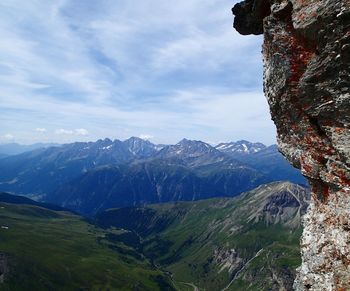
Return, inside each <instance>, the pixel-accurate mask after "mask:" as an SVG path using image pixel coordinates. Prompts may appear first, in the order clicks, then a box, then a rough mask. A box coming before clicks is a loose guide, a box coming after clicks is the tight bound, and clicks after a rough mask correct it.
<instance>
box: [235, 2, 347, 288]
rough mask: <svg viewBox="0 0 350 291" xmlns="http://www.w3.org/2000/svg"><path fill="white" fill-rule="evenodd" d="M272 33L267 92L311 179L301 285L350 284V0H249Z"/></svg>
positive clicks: (243, 9) (261, 26)
mask: <svg viewBox="0 0 350 291" xmlns="http://www.w3.org/2000/svg"><path fill="white" fill-rule="evenodd" d="M232 11H233V13H234V14H235V16H236V17H235V21H234V27H235V29H236V30H237V31H238V32H240V33H241V34H261V33H263V34H264V44H263V58H264V92H265V95H266V97H267V100H268V103H269V105H270V112H271V116H272V119H273V121H274V122H275V124H276V127H277V134H278V144H279V148H280V151H281V152H282V153H283V154H284V155H285V157H286V158H287V159H288V160H289V161H290V162H291V163H292V164H293V165H294V166H295V167H297V168H300V169H301V171H302V173H303V174H304V175H305V176H306V177H307V178H308V180H309V181H310V185H311V188H312V201H311V205H310V207H309V209H308V212H307V214H306V216H305V218H304V233H303V236H302V239H301V249H302V260H303V261H302V265H301V267H300V268H299V269H298V276H297V279H296V281H295V283H294V288H295V289H297V290H350V89H349V88H350V69H349V68H350V0H290V1H284V0H270V1H268V0H246V1H244V2H241V3H239V4H236V5H235V7H234V8H233V9H232Z"/></svg>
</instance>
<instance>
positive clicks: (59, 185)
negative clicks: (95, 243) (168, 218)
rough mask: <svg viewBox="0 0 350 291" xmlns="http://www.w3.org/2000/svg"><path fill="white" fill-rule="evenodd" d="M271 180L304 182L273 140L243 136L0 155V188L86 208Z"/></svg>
mask: <svg viewBox="0 0 350 291" xmlns="http://www.w3.org/2000/svg"><path fill="white" fill-rule="evenodd" d="M277 180H287V181H291V182H294V183H300V184H306V182H305V179H304V178H303V177H302V176H301V175H300V173H299V172H298V171H297V170H295V169H294V168H292V167H291V166H290V165H289V164H288V163H287V162H286V161H285V160H284V158H283V157H282V155H281V154H280V153H279V152H278V150H277V147H275V146H271V147H266V146H264V145H263V144H261V143H250V142H247V141H239V142H236V143H233V142H232V143H227V144H224V143H221V144H219V145H217V146H216V147H213V146H211V145H209V144H208V143H205V142H202V141H193V140H187V139H183V140H181V141H180V142H179V143H177V144H175V145H155V144H153V143H151V142H149V141H147V140H142V139H140V138H137V137H131V138H129V139H127V140H125V141H120V140H114V141H112V140H110V139H104V140H98V141H97V142H77V143H72V144H66V145H61V146H53V147H49V148H41V149H36V150H33V151H29V152H25V153H22V154H19V155H15V156H10V157H5V158H2V159H0V190H2V191H9V192H14V193H19V194H22V195H27V196H29V197H34V198H36V199H39V200H42V201H46V202H50V203H54V204H58V205H61V206H63V207H67V208H69V209H72V210H74V211H77V212H79V213H82V214H84V215H88V216H91V215H94V214H95V213H97V212H99V211H101V210H103V209H107V208H111V207H125V206H136V205H145V204H149V203H160V202H168V201H180V200H185V201H192V200H199V199H204V198H212V197H233V196H236V195H238V194H239V193H242V192H244V191H248V190H250V189H253V188H255V187H256V186H258V185H261V184H264V183H268V182H272V181H277Z"/></svg>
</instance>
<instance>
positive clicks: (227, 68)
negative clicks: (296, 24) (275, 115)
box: [0, 0, 275, 144]
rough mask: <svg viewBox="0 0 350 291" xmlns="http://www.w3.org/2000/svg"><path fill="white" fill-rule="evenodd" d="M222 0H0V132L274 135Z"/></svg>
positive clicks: (51, 136)
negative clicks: (169, 0)
mask: <svg viewBox="0 0 350 291" xmlns="http://www.w3.org/2000/svg"><path fill="white" fill-rule="evenodd" d="M235 2H237V1H228V0H177V1H176V2H172V3H170V2H168V1H164V0H142V1H141V0H138V1H136V0H103V1H102V0H100V1H95V0H62V1H60V0H56V1H47V0H31V1H22V0H18V1H15V0H2V1H1V2H0V14H1V15H0V35H1V41H0V88H1V90H0V125H1V126H0V143H6V142H11V141H16V142H20V143H27V144H28V143H34V142H38V141H43V142H70V141H76V140H96V139H98V138H105V137H109V138H111V139H115V138H118V139H125V138H128V137H130V136H140V137H144V138H150V139H151V141H154V142H159V143H174V142H177V141H178V140H180V139H182V138H183V137H186V138H190V139H200V140H204V141H207V142H211V143H216V142H220V141H231V140H238V139H248V140H251V141H262V142H265V143H267V144H272V143H274V142H275V128H274V125H273V123H272V122H271V120H270V116H269V112H268V106H267V103H266V101H265V98H264V97H263V92H262V62H261V42H262V38H261V37H256V36H245V37H243V36H241V35H239V34H238V33H236V32H235V31H234V30H233V29H232V19H233V17H232V15H231V7H232V6H233V5H234V3H235Z"/></svg>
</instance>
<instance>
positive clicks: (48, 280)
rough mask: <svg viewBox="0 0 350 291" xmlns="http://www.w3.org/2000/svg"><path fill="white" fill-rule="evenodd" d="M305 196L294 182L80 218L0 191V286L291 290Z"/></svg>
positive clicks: (306, 199) (121, 209)
mask: <svg viewBox="0 0 350 291" xmlns="http://www.w3.org/2000/svg"><path fill="white" fill-rule="evenodd" d="M308 197H309V192H308V190H307V189H305V188H303V187H301V186H298V185H295V184H292V183H289V182H274V183H271V184H268V185H263V186H260V187H258V188H256V189H254V190H252V191H249V192H246V193H244V194H241V195H240V196H238V197H236V198H213V199H206V200H201V201H189V202H172V203H163V204H154V205H148V206H144V207H127V208H118V209H108V210H105V211H102V212H99V213H98V214H97V215H95V216H93V217H90V218H89V219H85V218H82V217H81V216H78V215H77V214H73V213H71V212H69V211H67V210H66V209H55V210H53V209H52V206H50V205H46V204H39V205H38V203H37V202H34V201H31V200H29V199H27V198H22V197H18V196H13V195H8V194H1V195H0V201H1V202H0V204H1V205H0V206H1V208H0V211H1V220H0V221H1V225H3V226H7V227H8V229H1V230H0V231H1V240H0V249H1V253H2V255H3V256H5V257H6V258H7V262H8V263H7V265H8V266H7V268H3V269H7V271H6V272H4V271H3V272H2V275H4V278H5V279H4V282H3V283H2V287H3V288H4V290H24V289H23V288H24V286H30V288H31V289H30V290H47V288H49V289H50V290H78V289H79V288H80V289H82V288H83V289H84V288H85V289H86V290H100V289H102V290H107V289H109V290H291V284H292V282H293V278H294V276H295V268H296V267H297V266H298V265H299V264H300V254H299V237H300V234H301V224H300V223H301V216H302V215H303V214H304V213H305V211H306V208H307V205H308ZM0 269H1V268H0ZM33 288H34V289H33Z"/></svg>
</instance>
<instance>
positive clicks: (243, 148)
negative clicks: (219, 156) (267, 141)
mask: <svg viewBox="0 0 350 291" xmlns="http://www.w3.org/2000/svg"><path fill="white" fill-rule="evenodd" d="M215 148H216V149H217V150H219V151H221V152H224V153H226V154H230V155H240V154H252V153H257V152H259V151H261V150H263V149H265V148H266V146H265V145H264V144H262V143H260V142H255V143H253V142H250V141H247V140H238V141H236V142H228V143H220V144H218V145H217V146H215Z"/></svg>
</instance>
